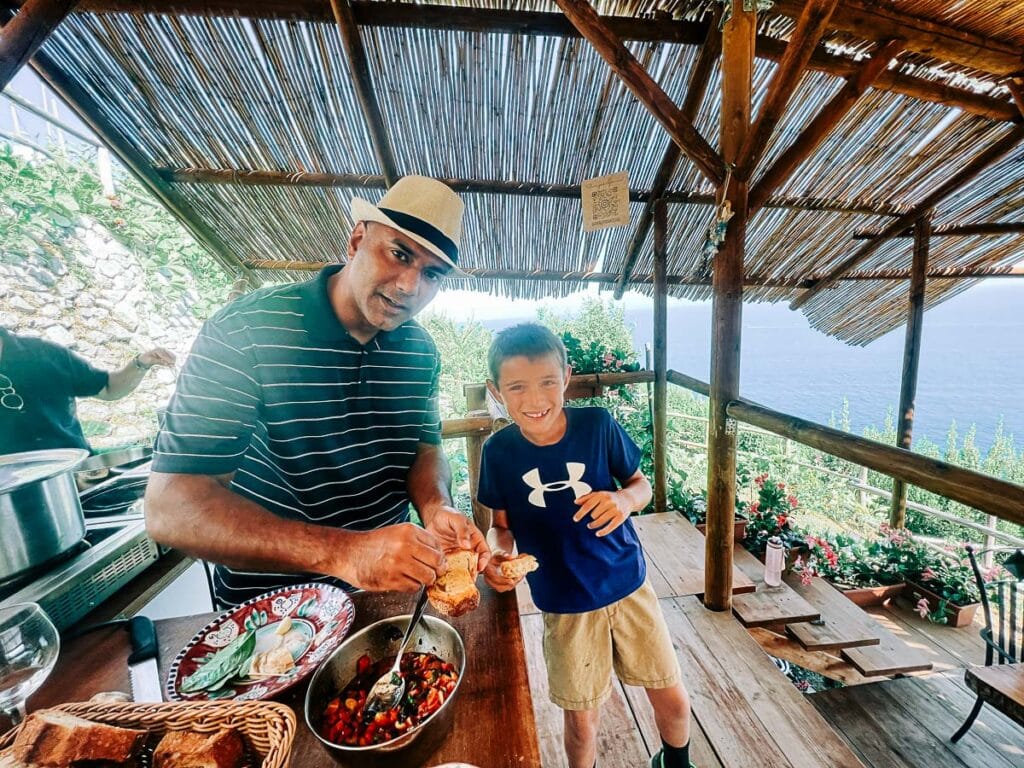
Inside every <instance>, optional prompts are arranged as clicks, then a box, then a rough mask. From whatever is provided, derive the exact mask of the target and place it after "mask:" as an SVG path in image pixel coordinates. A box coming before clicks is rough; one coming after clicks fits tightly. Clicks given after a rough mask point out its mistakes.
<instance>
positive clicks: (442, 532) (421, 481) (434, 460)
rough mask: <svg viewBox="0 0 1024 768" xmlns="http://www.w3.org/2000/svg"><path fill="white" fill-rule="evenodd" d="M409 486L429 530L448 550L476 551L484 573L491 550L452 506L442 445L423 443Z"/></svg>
mask: <svg viewBox="0 0 1024 768" xmlns="http://www.w3.org/2000/svg"><path fill="white" fill-rule="evenodd" d="M406 485H407V487H408V492H409V499H410V500H411V501H412V503H413V506H414V507H416V511H418V512H419V513H420V517H421V518H422V519H423V525H424V526H425V527H426V529H427V530H428V531H431V532H433V533H434V534H435V535H436V536H437V538H438V539H439V540H440V542H441V544H442V545H443V546H444V547H445V548H446V549H451V548H455V547H459V548H462V549H473V550H476V552H477V554H478V555H479V562H478V568H479V569H480V570H483V568H484V567H485V566H486V565H487V560H488V559H489V558H490V556H491V551H490V549H489V548H488V547H487V540H486V539H484V535H483V533H481V532H480V529H479V528H477V527H476V526H475V525H473V523H472V521H470V520H469V519H468V518H467V517H466V516H465V515H463V514H462V513H461V512H459V511H458V510H457V509H455V508H454V507H453V506H452V494H451V485H452V471H451V467H449V466H448V457H447V456H445V455H444V448H442V447H441V445H440V443H438V444H434V443H424V442H421V443H420V444H419V447H418V448H417V450H416V460H415V461H414V462H413V464H412V467H410V469H409V475H408V478H407V480H406Z"/></svg>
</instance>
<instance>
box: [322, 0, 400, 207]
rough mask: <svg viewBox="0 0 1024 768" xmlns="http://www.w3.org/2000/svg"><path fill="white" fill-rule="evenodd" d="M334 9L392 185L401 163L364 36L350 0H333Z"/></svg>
mask: <svg viewBox="0 0 1024 768" xmlns="http://www.w3.org/2000/svg"><path fill="white" fill-rule="evenodd" d="M331 9H332V10H333V11H334V18H335V21H336V22H337V24H338V31H340V32H341V42H342V45H343V46H344V48H345V55H346V56H347V57H348V64H349V67H350V68H351V69H352V85H353V87H354V88H355V91H356V98H357V99H358V100H359V107H360V108H361V109H362V112H363V117H364V118H365V119H366V128H367V130H368V131H369V133H370V141H371V142H372V143H373V153H374V154H375V155H376V156H377V162H378V163H379V164H380V168H381V171H382V172H383V174H384V178H385V180H386V181H387V183H388V186H389V187H390V186H391V185H393V184H394V183H395V182H396V181H398V167H397V165H396V164H395V155H394V152H392V150H391V142H390V140H389V139H388V133H387V130H386V129H385V127H384V116H383V115H381V112H380V104H378V103H377V95H376V93H375V92H374V90H373V80H372V79H371V78H370V65H369V63H368V62H367V60H366V49H365V48H364V47H363V38H362V36H360V34H359V28H358V27H357V26H356V20H355V16H354V15H353V13H352V5H351V4H350V2H349V0H331Z"/></svg>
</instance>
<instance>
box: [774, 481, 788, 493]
mask: <svg viewBox="0 0 1024 768" xmlns="http://www.w3.org/2000/svg"><path fill="white" fill-rule="evenodd" d="M775 487H776V488H778V489H779V490H780V491H784V490H786V484H785V483H778V484H777V485H776V486H775Z"/></svg>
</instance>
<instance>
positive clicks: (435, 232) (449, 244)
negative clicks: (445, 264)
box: [378, 207, 459, 264]
mask: <svg viewBox="0 0 1024 768" xmlns="http://www.w3.org/2000/svg"><path fill="white" fill-rule="evenodd" d="M378 210H380V211H381V212H383V213H384V214H386V215H387V217H388V218H389V219H391V220H392V221H393V222H395V224H397V225H398V226H400V227H402V229H407V230H409V231H410V232H412V233H413V234H416V235H419V236H420V237H422V238H423V239H425V240H429V241H430V242H431V243H433V244H434V245H436V246H437V247H438V248H440V249H441V251H442V252H443V253H444V254H445V255H446V256H447V257H448V258H449V259H451V260H452V263H453V264H458V262H459V247H458V246H457V245H456V244H455V242H454V241H453V240H452V239H451V238H450V237H448V236H447V235H446V234H445V233H444V232H442V231H441V230H440V229H438V228H437V227H435V226H434V225H433V224H430V223H429V222H426V221H424V220H423V219H420V218H417V217H416V216H410V215H409V214H408V213H402V212H401V211H396V210H394V209H393V208H383V207H378Z"/></svg>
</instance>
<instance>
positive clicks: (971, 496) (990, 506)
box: [442, 371, 1024, 545]
mask: <svg viewBox="0 0 1024 768" xmlns="http://www.w3.org/2000/svg"><path fill="white" fill-rule="evenodd" d="M666 378H667V380H668V381H669V382H670V383H672V384H675V385H676V386H679V387H682V388H684V389H688V390H690V391H693V392H697V393H698V394H701V395H704V396H707V394H708V392H709V391H710V388H709V386H708V384H707V383H705V382H703V381H700V380H699V379H695V378H693V377H692V376H687V375H686V374H682V373H679V372H678V371H668V373H667V377H666ZM653 380H654V372H653V371H636V372H625V373H622V372H620V373H601V374H589V375H580V376H575V377H573V387H572V389H571V392H570V393H569V396H570V397H592V396H594V395H598V394H601V393H602V392H603V388H604V387H606V386H618V385H622V384H646V383H650V382H652V381H653ZM465 389H466V394H467V399H468V401H469V403H470V404H471V405H473V406H475V408H474V413H473V414H472V415H471V416H469V417H466V418H461V419H451V420H447V421H445V422H444V423H443V425H442V436H443V437H444V438H445V439H451V438H460V437H465V438H466V439H467V456H468V457H469V463H470V484H471V488H472V490H473V491H474V492H475V490H476V483H475V481H476V480H477V479H478V478H477V477H475V476H474V475H475V474H476V473H477V471H478V468H479V452H480V449H481V447H482V445H483V441H484V439H486V436H487V435H488V434H490V431H491V426H492V420H491V418H490V416H489V415H484V414H485V411H481V410H479V409H481V408H482V407H483V403H484V395H483V392H484V389H483V385H482V384H481V385H467V387H466V388H465ZM727 412H728V414H729V416H730V417H731V418H733V419H735V420H736V421H738V422H743V423H744V424H745V425H749V426H743V427H741V426H739V425H737V428H738V429H742V430H743V431H745V432H752V433H756V434H768V435H775V436H778V437H781V438H784V439H785V440H787V441H790V440H792V441H794V442H798V443H801V444H803V445H807V446H810V447H811V448H814V449H816V450H819V451H822V452H823V453H827V454H830V455H832V456H836V457H838V458H841V459H843V460H845V461H849V462H850V463H852V464H856V465H858V466H860V467H861V468H862V471H861V474H860V475H859V476H858V477H849V476H846V475H843V474H842V473H837V472H834V471H832V470H828V469H827V468H826V467H816V466H814V465H810V464H801V463H800V462H795V463H796V464H799V465H800V466H804V467H806V468H808V469H811V470H815V471H820V472H825V473H827V474H834V475H836V476H837V477H840V478H842V479H843V480H844V481H846V483H847V484H848V485H849V486H850V487H851V488H852V489H854V490H855V491H857V492H858V493H859V494H860V495H861V501H862V503H864V502H865V501H866V495H868V494H870V495H876V496H891V494H890V492H888V491H885V490H883V489H880V488H874V487H872V486H870V485H868V483H867V475H866V471H867V469H872V470H875V471H876V472H880V473H882V474H885V475H888V476H889V477H892V478H894V479H897V480H902V481H904V482H907V483H909V484H911V485H915V486H918V487H920V488H923V489H925V490H929V491H932V492H934V493H937V494H938V495H940V496H944V497H945V498H948V499H952V500H954V501H958V502H960V503H963V504H966V505H967V506H969V507H972V508H975V509H978V510H980V511H982V512H984V513H987V514H988V515H989V520H988V525H982V524H980V523H977V522H974V521H972V520H967V519H965V518H962V517H958V516H956V515H952V514H949V513H947V512H943V511H942V510H937V509H934V508H933V507H928V506H926V505H923V504H916V503H911V504H909V505H908V506H910V508H912V509H915V510H916V511H919V512H921V513H923V514H927V515H930V516H932V517H935V518H938V519H941V520H945V521H947V522H951V523H954V524H957V525H961V526H964V527H966V528H970V529H973V530H976V531H978V532H980V533H983V534H984V535H985V536H986V539H987V540H989V541H991V540H993V539H999V540H1001V541H1005V542H1007V543H1009V544H1014V545H1017V544H1020V545H1024V540H1022V539H1019V538H1017V537H1014V536H1012V535H1010V534H1006V533H1003V532H1001V531H999V530H997V529H996V527H995V522H996V519H1002V520H1007V521H1009V522H1013V523H1017V524H1020V525H1024V486H1020V485H1017V484H1015V483H1010V482H1007V481H1005V480H1000V479H999V478H996V477H993V476H991V475H986V474H983V473H981V472H975V471H973V470H969V469H965V468H963V467H958V466H956V465H954V464H950V463H948V462H945V461H940V460H937V459H931V458H928V457H926V456H922V455H920V454H917V453H913V452H912V451H908V450H904V449H902V448H896V447H894V446H891V445H886V444H885V443H880V442H878V441H875V440H869V439H867V438H863V437H857V436H856V435H851V434H849V433H846V432H843V431H841V430H837V429H833V428H831V427H826V426H824V425H822V424H816V423H814V422H811V421H807V420H805V419H800V418H797V417H795V416H791V415H788V414H784V413H780V412H778V411H774V410H772V409H770V408H767V407H765V406H763V405H759V404H757V403H753V402H751V401H749V400H746V399H742V398H740V399H737V400H734V401H732V402H731V403H729V405H728V408H727ZM677 415H679V416H684V417H686V418H691V419H694V420H702V421H705V422H706V417H700V416H691V415H690V414H677ZM751 427H752V428H751ZM682 442H683V443H684V444H685V445H687V446H688V447H691V448H696V449H704V450H706V448H707V445H706V443H696V442H692V441H682ZM787 452H788V449H787ZM474 512H475V516H477V517H478V518H481V516H482V515H483V512H482V510H477V509H474ZM479 522H486V524H487V525H488V526H489V524H490V517H489V511H487V513H486V519H480V520H479Z"/></svg>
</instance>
